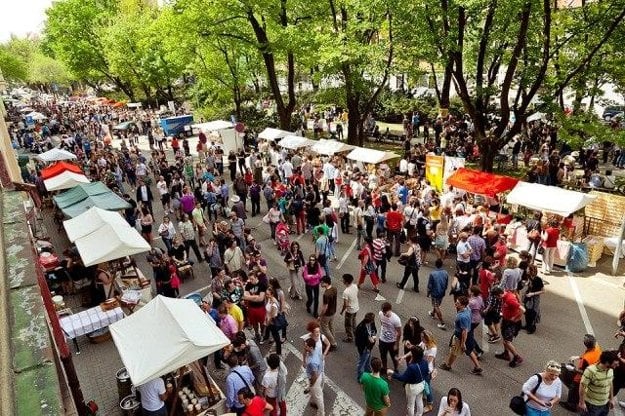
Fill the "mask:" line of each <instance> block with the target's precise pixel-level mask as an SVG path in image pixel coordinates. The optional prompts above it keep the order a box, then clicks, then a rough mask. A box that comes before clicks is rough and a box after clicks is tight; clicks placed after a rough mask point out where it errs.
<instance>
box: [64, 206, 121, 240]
mask: <svg viewBox="0 0 625 416" xmlns="http://www.w3.org/2000/svg"><path fill="white" fill-rule="evenodd" d="M107 224H109V225H111V226H113V227H115V228H117V227H120V228H131V227H130V224H128V222H127V221H126V220H125V219H124V217H122V216H121V215H119V214H118V213H117V212H111V211H107V210H105V209H102V208H98V207H93V208H91V209H89V210H88V211H85V212H83V213H82V214H80V215H78V216H76V217H74V218H72V219H69V220H66V221H63V226H64V227H65V232H66V233H67V238H68V239H69V241H71V242H72V243H73V242H74V241H76V240H78V239H79V238H82V237H85V236H87V235H89V234H91V233H93V232H95V231H97V230H98V229H99V228H100V227H103V226H105V225H107Z"/></svg>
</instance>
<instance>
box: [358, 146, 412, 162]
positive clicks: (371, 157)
mask: <svg viewBox="0 0 625 416" xmlns="http://www.w3.org/2000/svg"><path fill="white" fill-rule="evenodd" d="M346 157H347V158H348V159H350V160H355V161H358V162H362V163H369V164H372V165H377V164H378V163H382V162H384V161H387V160H390V159H396V158H398V157H401V156H400V155H398V154H396V153H393V152H383V151H381V150H375V149H366V148H364V147H356V148H354V149H353V150H352V151H351V152H349V153H348V154H347V156H346Z"/></svg>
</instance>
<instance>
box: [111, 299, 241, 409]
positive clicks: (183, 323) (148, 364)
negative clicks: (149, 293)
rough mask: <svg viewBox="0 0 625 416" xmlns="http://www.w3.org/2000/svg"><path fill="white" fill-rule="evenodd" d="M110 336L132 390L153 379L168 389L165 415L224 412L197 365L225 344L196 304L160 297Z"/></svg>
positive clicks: (219, 397) (217, 391)
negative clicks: (170, 389)
mask: <svg viewBox="0 0 625 416" xmlns="http://www.w3.org/2000/svg"><path fill="white" fill-rule="evenodd" d="M110 331H111V334H112V336H113V341H114V342H115V346H116V347H117V350H118V351H119V355H120V357H121V359H122V362H123V363H124V366H125V369H126V371H127V373H128V375H129V377H130V380H131V381H132V383H133V384H134V385H135V386H140V385H142V384H145V383H146V382H148V381H151V380H154V379H155V378H157V377H163V378H164V379H165V384H166V385H169V384H171V385H172V387H173V388H174V391H175V394H174V396H173V398H172V400H171V401H169V402H168V407H169V409H170V413H169V414H170V415H171V414H179V415H183V414H184V415H187V414H193V415H196V414H201V415H204V414H209V413H208V411H209V410H215V411H217V413H216V414H218V415H220V414H223V413H225V412H226V406H225V398H224V396H223V393H222V392H221V390H220V389H219V387H218V386H217V384H216V383H215V382H214V381H213V379H212V378H211V376H210V375H209V373H208V370H207V369H206V367H205V366H204V365H203V364H201V363H200V361H201V359H202V358H204V357H206V356H208V355H210V354H213V353H214V352H215V351H218V350H220V349H222V348H224V347H225V346H227V345H229V344H230V340H229V339H228V338H227V337H226V336H225V335H224V334H223V332H221V330H220V329H219V328H218V327H217V326H216V325H215V323H214V322H213V320H212V319H211V318H210V317H209V316H208V315H207V314H205V313H204V312H203V311H202V310H201V309H200V308H199V307H198V306H197V304H196V303H195V302H193V301H192V300H190V299H173V298H166V297H163V296H160V295H159V296H157V297H156V298H154V299H153V300H152V301H151V302H150V303H148V304H147V305H146V306H145V307H143V308H142V309H141V310H139V311H138V312H136V313H134V314H133V315H130V316H128V317H127V318H125V319H123V320H121V321H119V322H116V323H114V324H112V325H111V326H110ZM123 401H124V400H122V402H123ZM172 410H173V412H172ZM189 410H191V411H192V412H193V413H190V412H189ZM213 414H214V413H213Z"/></svg>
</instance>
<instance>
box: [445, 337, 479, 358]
mask: <svg viewBox="0 0 625 416" xmlns="http://www.w3.org/2000/svg"><path fill="white" fill-rule="evenodd" d="M464 345H465V350H464V351H462V345H460V339H459V338H458V337H457V336H455V335H454V336H452V338H451V350H450V351H449V354H450V355H453V356H454V357H458V356H459V355H462V353H464V354H466V355H471V352H472V351H473V350H474V349H475V339H474V338H473V332H471V331H469V332H468V333H467V339H466V341H465V343H464Z"/></svg>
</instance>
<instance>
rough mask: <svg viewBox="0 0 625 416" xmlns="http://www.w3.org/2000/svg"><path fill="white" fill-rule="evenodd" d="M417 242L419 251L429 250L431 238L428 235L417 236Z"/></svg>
mask: <svg viewBox="0 0 625 416" xmlns="http://www.w3.org/2000/svg"><path fill="white" fill-rule="evenodd" d="M417 243H418V244H419V248H420V249H421V251H430V247H431V246H432V240H431V239H430V237H419V240H418V242H417Z"/></svg>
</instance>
